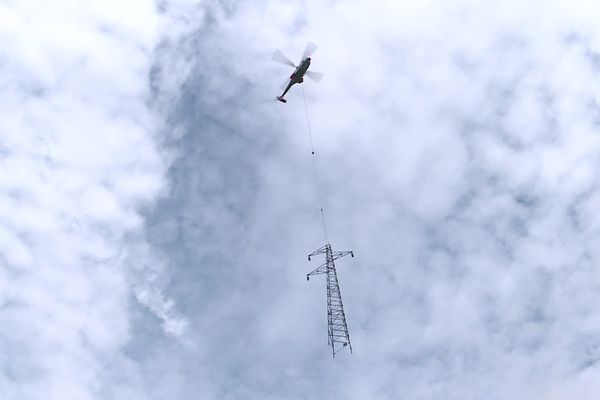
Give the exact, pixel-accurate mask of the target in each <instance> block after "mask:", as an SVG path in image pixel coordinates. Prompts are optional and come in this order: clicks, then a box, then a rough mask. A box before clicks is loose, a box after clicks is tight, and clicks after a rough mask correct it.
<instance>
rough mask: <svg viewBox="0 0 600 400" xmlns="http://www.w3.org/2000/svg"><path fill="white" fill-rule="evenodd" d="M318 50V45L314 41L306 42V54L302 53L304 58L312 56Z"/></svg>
mask: <svg viewBox="0 0 600 400" xmlns="http://www.w3.org/2000/svg"><path fill="white" fill-rule="evenodd" d="M315 50H317V45H316V44H314V43H313V42H308V43H306V48H305V49H304V54H302V59H303V60H304V59H305V58H306V57H310V56H311V54H312V53H314V52H315Z"/></svg>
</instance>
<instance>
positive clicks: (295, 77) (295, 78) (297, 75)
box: [277, 57, 310, 103]
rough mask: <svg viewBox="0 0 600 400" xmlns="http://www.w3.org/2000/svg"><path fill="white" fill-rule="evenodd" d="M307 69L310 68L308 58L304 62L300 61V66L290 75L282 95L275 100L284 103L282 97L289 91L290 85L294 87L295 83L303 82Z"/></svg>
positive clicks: (284, 100)
mask: <svg viewBox="0 0 600 400" xmlns="http://www.w3.org/2000/svg"><path fill="white" fill-rule="evenodd" d="M308 67H310V57H306V58H305V59H304V60H302V62H301V63H300V65H298V67H297V68H296V70H295V71H294V73H293V74H292V75H290V82H289V83H288V85H287V87H286V88H285V90H284V91H283V94H282V95H281V96H279V97H277V100H279V101H281V102H282V103H285V102H286V101H287V100H286V99H285V98H284V97H283V96H285V94H286V93H287V92H288V90H290V88H291V87H292V85H294V84H295V83H302V82H304V74H305V73H306V71H307V70H308Z"/></svg>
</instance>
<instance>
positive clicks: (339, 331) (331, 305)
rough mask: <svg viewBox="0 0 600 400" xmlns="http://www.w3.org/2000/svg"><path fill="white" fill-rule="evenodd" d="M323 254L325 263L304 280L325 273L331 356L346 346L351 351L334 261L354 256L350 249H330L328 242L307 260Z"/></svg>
mask: <svg viewBox="0 0 600 400" xmlns="http://www.w3.org/2000/svg"><path fill="white" fill-rule="evenodd" d="M321 254H325V264H323V265H321V266H319V267H318V268H316V269H314V270H313V271H311V272H309V273H308V274H307V275H306V280H310V277H311V276H312V275H321V274H325V276H326V282H327V331H328V341H327V342H328V344H329V345H330V346H331V350H332V353H333V358H335V355H336V354H337V353H338V352H339V351H340V350H342V349H343V348H344V347H346V346H348V347H349V348H350V353H352V344H351V343H350V334H349V333H348V324H346V315H345V314H344V305H343V304H342V295H341V294H340V286H339V284H338V279H337V272H336V270H335V263H334V261H335V260H337V259H338V258H342V257H344V256H347V255H348V254H350V255H351V256H352V257H354V252H352V251H332V250H331V245H330V244H329V243H328V244H326V245H325V246H323V247H321V248H320V249H318V250H316V251H314V252H312V253H311V254H309V255H308V261H310V260H311V257H313V256H317V255H321Z"/></svg>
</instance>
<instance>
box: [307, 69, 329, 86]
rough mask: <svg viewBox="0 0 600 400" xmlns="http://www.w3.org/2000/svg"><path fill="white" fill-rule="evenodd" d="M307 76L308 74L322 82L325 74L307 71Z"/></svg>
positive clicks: (316, 80) (314, 79)
mask: <svg viewBox="0 0 600 400" xmlns="http://www.w3.org/2000/svg"><path fill="white" fill-rule="evenodd" d="M306 76H308V77H309V78H310V79H312V80H313V81H315V82H317V83H319V82H321V80H322V79H323V77H324V76H325V74H322V73H320V72H315V71H306Z"/></svg>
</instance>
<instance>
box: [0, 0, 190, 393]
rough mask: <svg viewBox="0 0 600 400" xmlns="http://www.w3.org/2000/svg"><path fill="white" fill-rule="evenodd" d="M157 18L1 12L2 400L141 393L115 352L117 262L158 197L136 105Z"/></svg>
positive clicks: (122, 10) (98, 8)
mask: <svg viewBox="0 0 600 400" xmlns="http://www.w3.org/2000/svg"><path fill="white" fill-rule="evenodd" d="M160 19H161V17H160V15H159V13H158V12H157V10H156V8H155V5H154V4H153V2H151V1H128V2H126V3H123V2H115V1H94V2H85V3H82V2H77V1H59V2H54V3H52V5H48V4H46V3H44V2H38V1H20V2H8V3H4V4H3V5H2V6H0V41H1V42H2V43H3V45H2V49H1V50H0V71H1V72H0V86H1V88H2V93H3V95H2V96H1V97H0V119H1V120H2V127H1V128H0V130H1V135H0V168H1V170H2V173H1V174H0V221H1V222H0V225H1V228H0V271H1V272H0V288H1V289H2V290H1V292H0V325H1V326H2V332H1V333H0V349H2V351H1V353H2V358H1V361H0V365H1V367H2V368H1V372H0V391H1V392H2V397H3V398H6V399H39V398H45V399H61V400H64V399H77V400H83V399H96V398H104V399H106V398H125V397H126V398H140V399H141V398H147V392H146V390H145V389H144V387H143V385H142V381H141V380H140V372H139V366H138V365H136V363H135V362H133V361H131V360H130V359H128V358H127V356H126V355H124V354H123V349H124V347H125V346H126V345H127V343H128V342H129V340H130V339H131V322H130V311H129V310H130V307H129V304H130V301H131V296H132V288H131V286H130V284H131V283H130V282H129V281H128V275H127V271H126V270H125V268H124V266H123V265H121V264H119V263H117V262H115V260H118V257H119V256H120V254H121V249H122V248H123V247H125V248H128V247H129V246H134V245H135V246H140V245H143V238H142V239H139V237H140V235H139V232H140V231H141V229H142V228H143V217H142V215H141V210H142V208H143V207H147V206H148V205H150V204H152V203H153V202H154V201H155V199H156V198H157V196H159V195H160V194H161V193H164V184H165V182H164V173H165V169H166V166H167V161H168V160H167V158H166V157H165V156H164V155H163V154H161V152H160V148H159V147H158V145H159V143H158V141H157V139H158V137H157V135H158V132H159V129H160V127H161V125H160V118H161V116H160V115H157V114H156V113H154V112H153V111H151V110H150V109H149V107H148V104H149V96H150V91H149V84H148V82H149V73H150V67H151V61H152V54H153V51H154V47H155V45H156V43H157V41H158V39H159V35H160V24H161V22H160ZM136 232H137V233H136ZM140 242H141V243H140ZM148 268H160V267H159V266H152V265H150V266H148ZM146 286H147V287H148V290H152V291H153V292H154V293H155V297H156V299H155V300H154V301H153V303H152V305H153V311H155V312H158V313H161V317H162V318H163V319H164V320H165V324H166V330H167V331H168V332H169V333H172V334H181V332H182V330H181V325H184V324H185V323H184V320H183V319H182V318H181V317H178V319H177V320H176V321H175V322H174V321H171V319H170V316H171V315H172V314H175V313H176V312H175V311H174V305H173V302H172V301H171V300H169V299H168V298H167V297H166V296H165V295H163V294H161V292H160V290H161V289H160V288H158V287H155V286H152V284H151V283H147V284H146ZM140 300H143V298H141V299H140ZM123 396H125V397H123Z"/></svg>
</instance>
